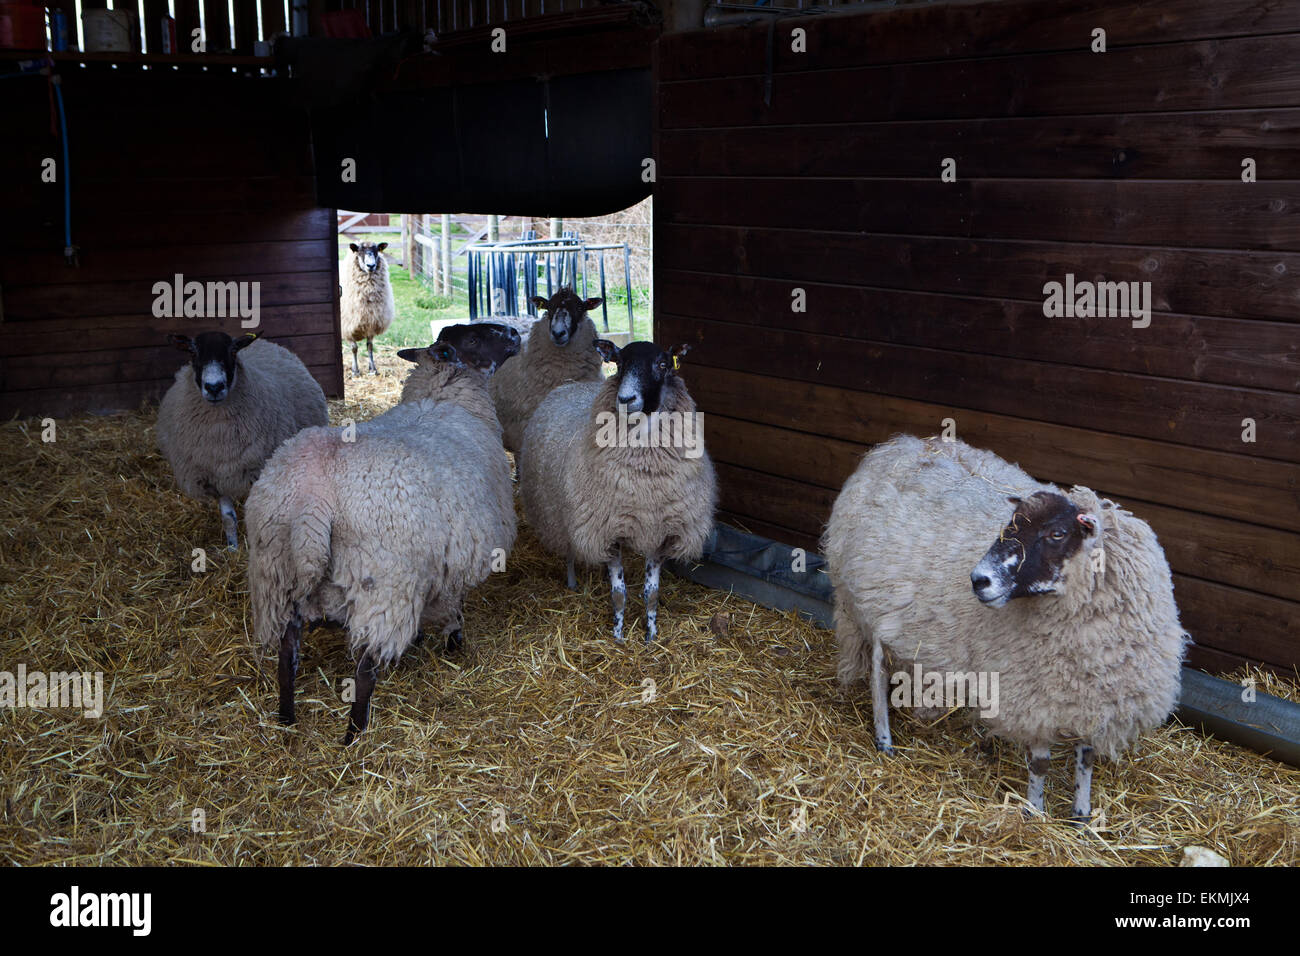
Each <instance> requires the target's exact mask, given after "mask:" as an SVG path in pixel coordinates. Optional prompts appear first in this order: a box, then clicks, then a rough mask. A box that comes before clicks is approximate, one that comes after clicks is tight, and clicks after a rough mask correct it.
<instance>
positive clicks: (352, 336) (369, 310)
mask: <svg viewBox="0 0 1300 956" xmlns="http://www.w3.org/2000/svg"><path fill="white" fill-rule="evenodd" d="M348 248H349V249H351V250H352V255H350V256H348V257H347V259H346V261H344V263H343V264H342V265H341V266H340V267H339V292H340V295H339V299H340V303H339V322H340V326H341V328H342V330H343V341H345V342H351V343H352V375H353V377H354V378H356V377H359V376H360V375H361V368H360V367H359V366H358V365H357V345H358V343H360V341H361V340H362V339H365V340H366V349H367V350H368V351H369V353H370V371H371V374H378V372H379V369H377V368H375V336H376V335H383V334H384V333H385V332H387V331H388V327H389V326H390V325H392V324H393V314H394V312H395V306H394V305H393V285H392V283H391V282H389V280H388V263H387V261H386V260H385V259H384V257H383V255H381V253H383V251H384V250H385V249H387V248H388V243H386V242H381V243H379V244H378V245H376V244H375V243H373V242H363V243H361V244H360V245H357V244H356V243H355V242H353V243H350V244H349V245H348Z"/></svg>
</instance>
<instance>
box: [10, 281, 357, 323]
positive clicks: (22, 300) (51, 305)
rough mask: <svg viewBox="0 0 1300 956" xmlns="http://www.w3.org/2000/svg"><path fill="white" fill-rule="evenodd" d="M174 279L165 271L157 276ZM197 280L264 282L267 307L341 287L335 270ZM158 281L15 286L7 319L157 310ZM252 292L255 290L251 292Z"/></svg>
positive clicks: (320, 296) (316, 297) (333, 293)
mask: <svg viewBox="0 0 1300 956" xmlns="http://www.w3.org/2000/svg"><path fill="white" fill-rule="evenodd" d="M168 278H170V277H169V276H168V275H167V274H163V275H162V276H160V277H159V278H158V279H157V280H155V281H159V282H165V281H167V279H168ZM191 280H192V281H196V282H208V281H217V282H226V281H239V282H241V283H242V282H250V283H251V282H259V283H261V286H260V292H259V300H260V306H261V309H263V310H265V309H268V308H275V307H277V306H281V305H300V304H305V303H314V302H333V301H334V300H335V299H336V298H337V297H338V286H337V285H336V283H335V280H334V274H333V272H331V271H326V270H321V271H318V272H292V273H283V274H277V273H270V274H266V273H263V274H256V273H254V274H250V275H248V276H245V277H243V278H240V279H238V280H227V279H226V277H224V276H219V275H218V276H212V275H208V276H204V275H193V276H189V275H187V276H186V281H191ZM153 286H154V282H152V281H150V280H148V279H143V280H130V281H126V282H88V283H84V284H81V285H74V284H66V285H34V286H21V285H19V286H12V287H7V288H6V289H5V322H30V321H37V320H40V319H42V318H45V317H47V316H49V317H75V316H87V315H94V314H96V313H99V314H103V315H122V314H140V315H152V310H153V304H154V300H155V296H154V293H153ZM250 294H251V293H250ZM203 323H204V320H203V319H198V320H194V319H190V320H187V324H189V325H194V324H198V325H202V324H203Z"/></svg>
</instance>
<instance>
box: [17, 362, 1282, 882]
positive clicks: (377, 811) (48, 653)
mask: <svg viewBox="0 0 1300 956" xmlns="http://www.w3.org/2000/svg"><path fill="white" fill-rule="evenodd" d="M378 353H379V354H378V355H377V361H378V362H379V365H380V370H381V374H380V375H379V376H377V377H375V378H370V377H365V378H362V379H361V380H359V381H357V382H351V381H349V382H348V388H349V395H348V399H347V400H346V401H336V402H331V408H330V413H331V420H332V421H333V422H334V423H336V424H337V423H338V422H339V421H341V420H342V419H343V418H349V417H350V418H352V419H354V420H357V421H361V420H365V419H367V418H370V417H372V416H373V415H375V414H377V413H379V412H380V411H382V410H383V409H385V408H387V407H388V406H389V405H391V404H393V403H394V402H395V401H396V399H397V394H398V391H399V388H400V382H401V376H402V375H404V374H405V372H406V370H407V369H408V368H409V365H408V364H407V363H405V362H402V361H401V360H399V359H397V358H395V356H394V355H393V354H392V352H391V351H390V350H387V349H379V350H378ZM155 416H156V410H155V409H153V408H145V409H142V410H140V411H139V412H136V413H131V414H123V415H116V416H112V417H107V418H83V419H74V420H67V421H61V422H59V432H58V440H57V442H56V443H54V444H42V443H41V441H40V426H39V423H38V422H35V421H28V422H7V423H4V424H3V425H0V428H3V433H2V434H3V441H2V442H0V474H2V475H3V477H4V481H3V486H2V490H0V513H2V514H3V517H4V520H3V528H2V529H0V670H8V671H10V672H13V671H15V670H16V668H17V665H18V664H19V663H24V664H26V666H27V668H28V669H29V670H46V671H62V670H72V669H83V670H91V671H103V673H104V687H105V696H106V698H107V700H106V705H105V715H104V717H103V718H102V719H98V720H95V719H86V718H83V717H82V716H81V715H80V713H79V712H71V711H66V710H64V711H60V710H43V711H42V710H32V709H17V710H12V711H10V710H3V711H0V860H2V861H4V862H6V863H9V864H23V865H42V864H45V865H48V864H96V863H105V864H117V863H120V864H128V863H130V864H159V863H204V864H367V865H373V864H399V863H401V864H413V863H414V864H418V863H428V862H437V863H464V864H531V863H545V864H572V863H637V864H857V863H865V864H934V865H946V864H1170V863H1175V864H1176V863H1177V862H1178V861H1179V860H1180V858H1181V855H1182V848H1183V847H1185V846H1189V845H1194V844H1195V845H1201V846H1208V847H1211V848H1213V849H1215V850H1217V851H1218V852H1220V853H1222V854H1224V855H1225V856H1227V857H1228V858H1229V859H1230V860H1231V861H1232V863H1233V864H1234V865H1256V864H1287V863H1293V862H1295V861H1296V859H1297V858H1300V824H1298V823H1297V813H1298V810H1300V807H1298V806H1297V800H1298V799H1300V797H1298V796H1297V795H1298V794H1300V771H1298V770H1296V769H1294V768H1289V767H1286V766H1283V765H1281V764H1279V763H1276V762H1274V761H1272V760H1269V759H1267V758H1264V757H1261V756H1258V755H1256V754H1253V753H1251V752H1249V751H1245V750H1242V749H1240V748H1237V747H1235V746H1233V745H1231V744H1227V743H1223V742H1219V741H1214V740H1209V739H1205V738H1203V737H1201V736H1199V735H1198V734H1196V733H1194V732H1192V731H1191V730H1188V729H1186V728H1183V727H1180V726H1178V725H1176V724H1173V725H1170V726H1166V727H1165V728H1162V729H1161V730H1159V731H1157V732H1155V733H1153V734H1149V735H1147V736H1146V737H1145V738H1143V740H1142V742H1141V743H1140V745H1139V747H1138V748H1137V750H1136V751H1134V752H1133V753H1132V754H1131V755H1130V756H1129V757H1128V758H1127V759H1125V760H1123V761H1121V762H1120V763H1118V764H1114V763H1107V762H1103V763H1101V764H1099V765H1098V771H1097V777H1096V789H1095V791H1094V798H1095V801H1096V804H1095V806H1096V809H1097V810H1098V811H1100V814H1104V817H1102V818H1101V819H1099V820H1097V821H1096V823H1095V826H1094V827H1093V828H1092V830H1091V831H1089V832H1088V833H1087V834H1086V835H1082V836H1081V835H1080V833H1079V832H1077V831H1076V830H1074V829H1073V828H1071V827H1069V826H1068V825H1066V824H1065V823H1063V822H1061V821H1060V820H1059V819H1054V820H1046V821H1044V820H1024V819H1022V817H1021V814H1020V806H1021V803H1020V799H1021V798H1020V794H1021V793H1023V791H1024V784H1025V767H1024V762H1023V759H1022V757H1021V755H1020V753H1019V752H1018V751H1017V750H1016V749H1015V748H1013V747H1011V746H1010V745H1008V744H1005V743H1002V742H1000V741H997V740H985V741H979V740H978V739H977V737H976V735H975V734H974V732H973V731H972V730H971V729H970V728H969V727H968V726H967V725H965V723H964V722H963V721H962V720H961V719H959V718H957V717H955V716H954V717H948V718H945V719H942V720H939V721H937V722H935V723H933V724H930V725H926V724H922V723H920V722H919V721H917V720H915V719H912V718H910V717H908V716H906V715H903V714H896V717H895V719H896V720H897V729H898V733H897V737H896V741H895V742H896V744H897V745H898V746H899V755H898V756H897V757H895V758H893V759H890V760H886V759H885V758H882V757H881V756H880V755H878V754H877V753H876V751H875V748H874V747H873V745H872V742H871V716H870V702H869V699H868V698H867V695H866V691H865V688H863V689H861V690H859V691H856V692H853V693H846V692H844V691H841V690H840V689H839V688H838V686H837V685H836V682H835V677H834V669H835V667H834V648H833V636H832V635H831V633H830V632H828V631H823V630H820V629H818V628H816V627H814V626H812V625H810V624H808V623H806V622H804V621H801V620H799V619H798V618H796V617H795V616H794V615H791V614H779V613H776V612H772V611H768V610H765V609H762V608H759V607H756V606H754V605H752V604H749V603H748V602H746V601H743V600H741V599H738V598H735V597H733V596H730V595H727V594H722V593H718V592H712V591H709V590H707V589H704V588H702V587H699V586H696V585H693V584H689V583H686V582H683V581H682V580H680V579H677V578H674V577H672V576H665V577H664V579H663V583H662V592H661V596H662V601H663V605H662V614H661V619H660V620H661V628H662V631H661V636H662V643H661V644H659V645H657V646H655V647H652V648H649V649H647V648H644V647H642V646H641V644H640V641H639V637H640V634H639V633H638V630H639V628H640V627H643V626H644V624H643V622H638V624H637V625H635V626H634V628H633V632H632V634H631V639H630V640H629V643H628V645H627V647H626V648H620V647H617V646H615V645H614V644H613V642H612V640H611V638H610V627H611V619H610V613H609V607H608V592H607V588H606V585H605V581H604V579H603V577H602V576H600V575H597V574H595V573H591V574H588V575H587V576H585V577H583V578H581V579H580V582H579V583H580V587H579V591H578V592H577V593H570V592H569V591H567V590H565V588H564V587H563V575H564V569H563V567H562V566H561V563H560V562H557V561H556V560H554V559H552V558H550V557H547V556H546V555H544V554H543V553H542V551H541V549H540V547H539V546H538V544H537V541H536V539H535V538H534V537H533V536H532V535H531V533H530V532H529V531H528V530H527V528H526V527H524V528H521V534H520V538H519V543H518V545H517V547H516V550H515V552H514V554H513V556H512V558H511V561H510V566H509V568H508V570H507V571H506V573H504V574H499V575H494V576H493V577H492V578H490V579H489V580H488V582H487V583H486V584H484V585H483V586H482V587H480V588H479V589H477V590H476V591H474V592H473V593H472V594H471V595H470V598H469V600H468V601H467V605H466V629H465V634H466V650H465V652H463V654H462V655H460V656H457V657H451V658H448V657H445V656H442V655H440V654H438V653H437V652H436V650H435V648H434V647H433V646H430V645H436V644H437V642H436V641H434V640H430V641H429V642H426V644H425V646H423V647H420V648H415V649H413V650H412V651H411V652H410V653H408V654H407V656H406V657H405V658H404V659H403V660H402V661H401V663H400V664H399V665H398V666H397V667H396V668H395V669H394V670H392V671H390V672H389V673H387V674H385V675H384V676H383V678H382V679H381V681H380V683H379V686H378V688H377V690H376V692H375V698H374V711H373V715H372V721H371V727H370V730H369V731H367V732H366V734H365V735H363V736H362V737H361V739H360V740H359V742H358V743H357V744H356V745H354V746H353V747H351V748H349V749H346V750H345V749H343V748H342V747H340V745H339V740H340V738H341V736H342V732H343V728H344V722H345V716H344V715H345V712H346V705H345V704H343V703H342V702H341V701H340V698H339V692H340V683H341V681H342V680H343V679H344V678H346V677H349V676H351V674H352V670H353V665H352V662H351V661H349V660H348V659H347V657H346V654H345V651H344V642H343V638H342V634H341V632H340V631H338V630H335V629H332V628H328V627H320V628H316V629H313V630H311V631H309V632H308V633H307V634H306V635H305V637H304V643H303V660H302V665H301V669H300V671H299V680H298V689H299V696H298V700H299V704H298V707H299V722H298V724H297V725H296V726H295V727H293V728H289V729H286V728H283V727H281V726H279V725H278V724H277V723H276V722H275V719H274V711H275V706H276V684H275V662H274V661H273V660H272V659H271V658H270V657H267V656H263V655H262V654H261V653H260V652H259V651H257V650H256V649H255V647H254V643H253V640H252V638H251V635H250V630H251V624H252V622H251V620H250V617H249V610H248V585H247V579H246V551H243V550H241V551H240V552H239V553H238V554H231V553H229V552H226V551H225V550H224V549H223V548H222V547H221V531H220V526H219V522H218V521H217V518H216V514H215V510H214V509H212V508H211V507H209V506H207V505H204V504H201V503H199V502H193V501H189V500H187V499H185V498H184V497H183V496H182V495H181V494H180V493H179V492H178V491H177V490H176V488H175V487H174V483H173V481H172V478H171V475H170V473H169V471H168V468H167V465H166V462H165V461H163V459H162V458H161V457H160V456H159V454H158V453H157V450H156V447H155V443H154V420H155ZM242 537H243V535H242V528H241V540H242ZM195 547H202V548H205V549H206V551H207V560H208V570H207V572H206V573H204V574H195V573H193V572H192V571H191V570H190V565H191V561H192V560H193V558H192V549H193V548H195ZM629 580H630V581H631V582H632V583H633V584H638V582H639V580H640V569H639V568H631V569H629ZM629 590H630V591H631V590H633V588H629ZM636 591H637V592H638V593H639V586H638V587H637V588H636ZM639 603H640V602H639V599H633V600H632V602H631V606H632V608H634V609H639ZM721 615H725V617H722V616H721ZM629 619H631V615H630V616H629ZM711 625H712V626H711ZM1238 676H1241V675H1238ZM1256 677H1257V679H1258V681H1259V686H1260V689H1261V690H1265V691H1268V692H1271V693H1275V694H1280V695H1283V696H1289V697H1291V698H1292V699H1296V694H1297V687H1296V685H1295V683H1293V682H1288V681H1281V680H1278V679H1276V678H1274V677H1273V676H1272V675H1267V674H1257V675H1256ZM651 682H653V683H651ZM1061 754H1062V755H1061V757H1058V759H1057V760H1055V761H1054V767H1053V771H1052V775H1051V779H1050V780H1049V783H1048V788H1049V789H1048V808H1049V811H1051V812H1053V813H1056V814H1062V815H1063V814H1065V813H1067V812H1068V808H1069V797H1070V794H1071V792H1072V791H1071V787H1072V779H1071V777H1070V773H1071V766H1072V765H1071V761H1069V760H1066V759H1064V751H1062V752H1061ZM195 811H201V812H202V816H203V827H202V829H201V832H196V828H195V820H196V814H195Z"/></svg>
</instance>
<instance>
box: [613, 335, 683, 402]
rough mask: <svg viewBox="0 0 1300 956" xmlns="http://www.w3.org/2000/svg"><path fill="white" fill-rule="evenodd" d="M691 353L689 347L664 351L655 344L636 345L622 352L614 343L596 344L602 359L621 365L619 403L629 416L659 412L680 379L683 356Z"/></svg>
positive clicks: (622, 349) (616, 376) (643, 343)
mask: <svg viewBox="0 0 1300 956" xmlns="http://www.w3.org/2000/svg"><path fill="white" fill-rule="evenodd" d="M690 350H691V347H690V346H689V345H674V346H673V347H672V348H671V349H669V350H668V351H664V350H663V349H661V348H660V347H659V346H657V345H655V344H654V343H653V342H632V343H630V344H628V345H625V346H624V347H623V348H621V349H620V348H619V347H618V346H617V345H615V344H614V343H613V342H609V341H607V340H605V339H597V340H596V351H598V352H599V353H600V355H601V358H603V359H604V360H605V361H606V362H614V363H615V364H616V365H618V371H617V372H616V373H615V378H616V379H617V380H618V403H619V404H620V405H622V406H624V407H625V408H626V409H627V413H628V414H629V415H630V414H632V413H633V412H642V413H644V414H646V415H650V414H653V413H654V412H657V411H659V402H660V399H661V397H662V395H663V388H664V385H665V384H666V383H667V382H668V381H670V380H671V379H672V378H674V377H675V376H676V375H677V367H678V365H679V364H680V363H681V359H682V356H684V355H685V354H686V353H687V352H689V351H690Z"/></svg>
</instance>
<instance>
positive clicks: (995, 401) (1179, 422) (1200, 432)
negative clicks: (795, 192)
mask: <svg viewBox="0 0 1300 956" xmlns="http://www.w3.org/2000/svg"><path fill="white" fill-rule="evenodd" d="M657 334H659V335H660V336H661V337H662V338H663V339H664V340H665V341H671V342H678V341H687V342H690V343H691V344H692V345H693V346H694V347H695V349H696V350H697V354H696V356H695V362H696V364H705V365H711V366H714V367H717V368H729V369H733V370H736V371H743V370H746V369H755V368H767V369H773V370H779V371H780V374H781V376H782V377H783V378H790V379H797V380H799V381H804V382H816V383H818V384H822V385H833V386H838V387H841V388H849V389H870V390H872V391H874V392H879V393H882V394H885V395H895V396H898V397H901V398H911V399H915V400H917V401H922V402H942V401H945V400H947V401H951V402H952V403H953V404H955V405H958V406H960V407H962V408H971V409H975V410H978V411H985V412H995V413H997V414H1001V415H1012V416H1026V415H1032V417H1033V418H1035V419H1036V420H1039V421H1044V422H1050V423H1053V424H1059V425H1073V426H1075V427H1079V428H1088V427H1100V428H1103V429H1104V430H1106V431H1110V432H1114V433H1118V434H1123V435H1132V436H1136V437H1139V438H1150V439H1157V440H1159V439H1165V440H1169V441H1173V442H1177V443H1180V444H1185V445H1191V446H1194V447H1197V448H1204V449H1212V450H1217V451H1225V452H1240V451H1242V450H1243V448H1245V447H1246V446H1245V445H1244V444H1243V442H1242V421H1243V420H1244V419H1246V418H1251V419H1254V420H1255V421H1256V423H1257V426H1258V440H1257V441H1256V443H1255V445H1254V447H1252V448H1251V449H1250V450H1251V452H1252V453H1253V454H1257V455H1260V456H1264V457H1268V458H1276V459H1282V460H1286V461H1293V462H1294V461H1300V395H1296V394H1287V393H1282V392H1263V391H1255V390H1248V389H1240V388H1228V387H1226V386H1222V385H1201V384H1195V383H1189V382H1180V381H1176V380H1172V379H1157V378H1153V377H1150V376H1142V375H1130V374H1127V373H1121V372H1110V371H1102V370H1098V369H1084V368H1078V367H1075V366H1069V365H1057V364H1048V363H1044V362H1037V361H1027V360H1021V359H1011V358H1004V357H998V356H988V355H981V354H977V353H970V352H958V351H948V350H941V349H928V348H927V349H922V348H915V347H912V346H903V345H892V344H887V343H879V342H862V341H856V340H853V339H845V338H838V337H833V336H824V335H814V334H810V333H806V332H793V331H785V330H774V329H756V328H754V327H753V326H746V325H740V324H734V323H730V322H716V321H709V320H703V319H691V318H683V317H680V316H675V315H669V314H665V313H662V312H661V313H660V314H659V316H658V325H657ZM1061 358H1062V359H1068V355H1062V356H1061Z"/></svg>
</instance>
